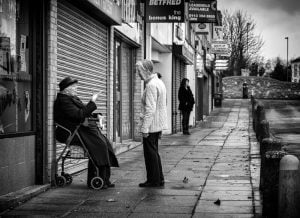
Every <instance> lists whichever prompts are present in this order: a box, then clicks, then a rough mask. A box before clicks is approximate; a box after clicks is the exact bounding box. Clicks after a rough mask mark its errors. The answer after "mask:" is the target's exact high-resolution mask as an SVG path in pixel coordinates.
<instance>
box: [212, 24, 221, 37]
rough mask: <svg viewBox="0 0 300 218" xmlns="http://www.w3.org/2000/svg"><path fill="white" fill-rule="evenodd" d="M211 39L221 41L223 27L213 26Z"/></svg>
mask: <svg viewBox="0 0 300 218" xmlns="http://www.w3.org/2000/svg"><path fill="white" fill-rule="evenodd" d="M213 39H214V40H223V26H214V27H213Z"/></svg>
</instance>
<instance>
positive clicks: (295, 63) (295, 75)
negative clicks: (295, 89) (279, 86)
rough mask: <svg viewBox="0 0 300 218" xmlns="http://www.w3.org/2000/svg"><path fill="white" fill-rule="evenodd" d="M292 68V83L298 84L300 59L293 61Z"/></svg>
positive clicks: (299, 79)
mask: <svg viewBox="0 0 300 218" xmlns="http://www.w3.org/2000/svg"><path fill="white" fill-rule="evenodd" d="M291 68H292V79H291V81H292V82H294V83H298V82H299V81H300V57H298V58H296V59H295V60H293V61H291Z"/></svg>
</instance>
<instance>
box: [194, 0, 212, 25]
mask: <svg viewBox="0 0 300 218" xmlns="http://www.w3.org/2000/svg"><path fill="white" fill-rule="evenodd" d="M188 12H189V16H188V18H189V21H190V22H192V23H216V22H217V1H216V0H191V1H190V2H189V7H188Z"/></svg>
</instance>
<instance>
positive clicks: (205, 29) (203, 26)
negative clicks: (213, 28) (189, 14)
mask: <svg viewBox="0 0 300 218" xmlns="http://www.w3.org/2000/svg"><path fill="white" fill-rule="evenodd" d="M193 25H194V27H195V32H196V34H202V35H207V34H208V33H209V24H208V23H195V24H193Z"/></svg>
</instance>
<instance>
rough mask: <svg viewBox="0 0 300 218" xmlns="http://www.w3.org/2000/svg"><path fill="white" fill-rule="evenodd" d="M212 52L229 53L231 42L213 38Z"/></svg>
mask: <svg viewBox="0 0 300 218" xmlns="http://www.w3.org/2000/svg"><path fill="white" fill-rule="evenodd" d="M211 53H213V54H221V55H226V54H228V53H229V44H228V42H227V41H225V40H222V41H219V40H213V41H212V43H211Z"/></svg>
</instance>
